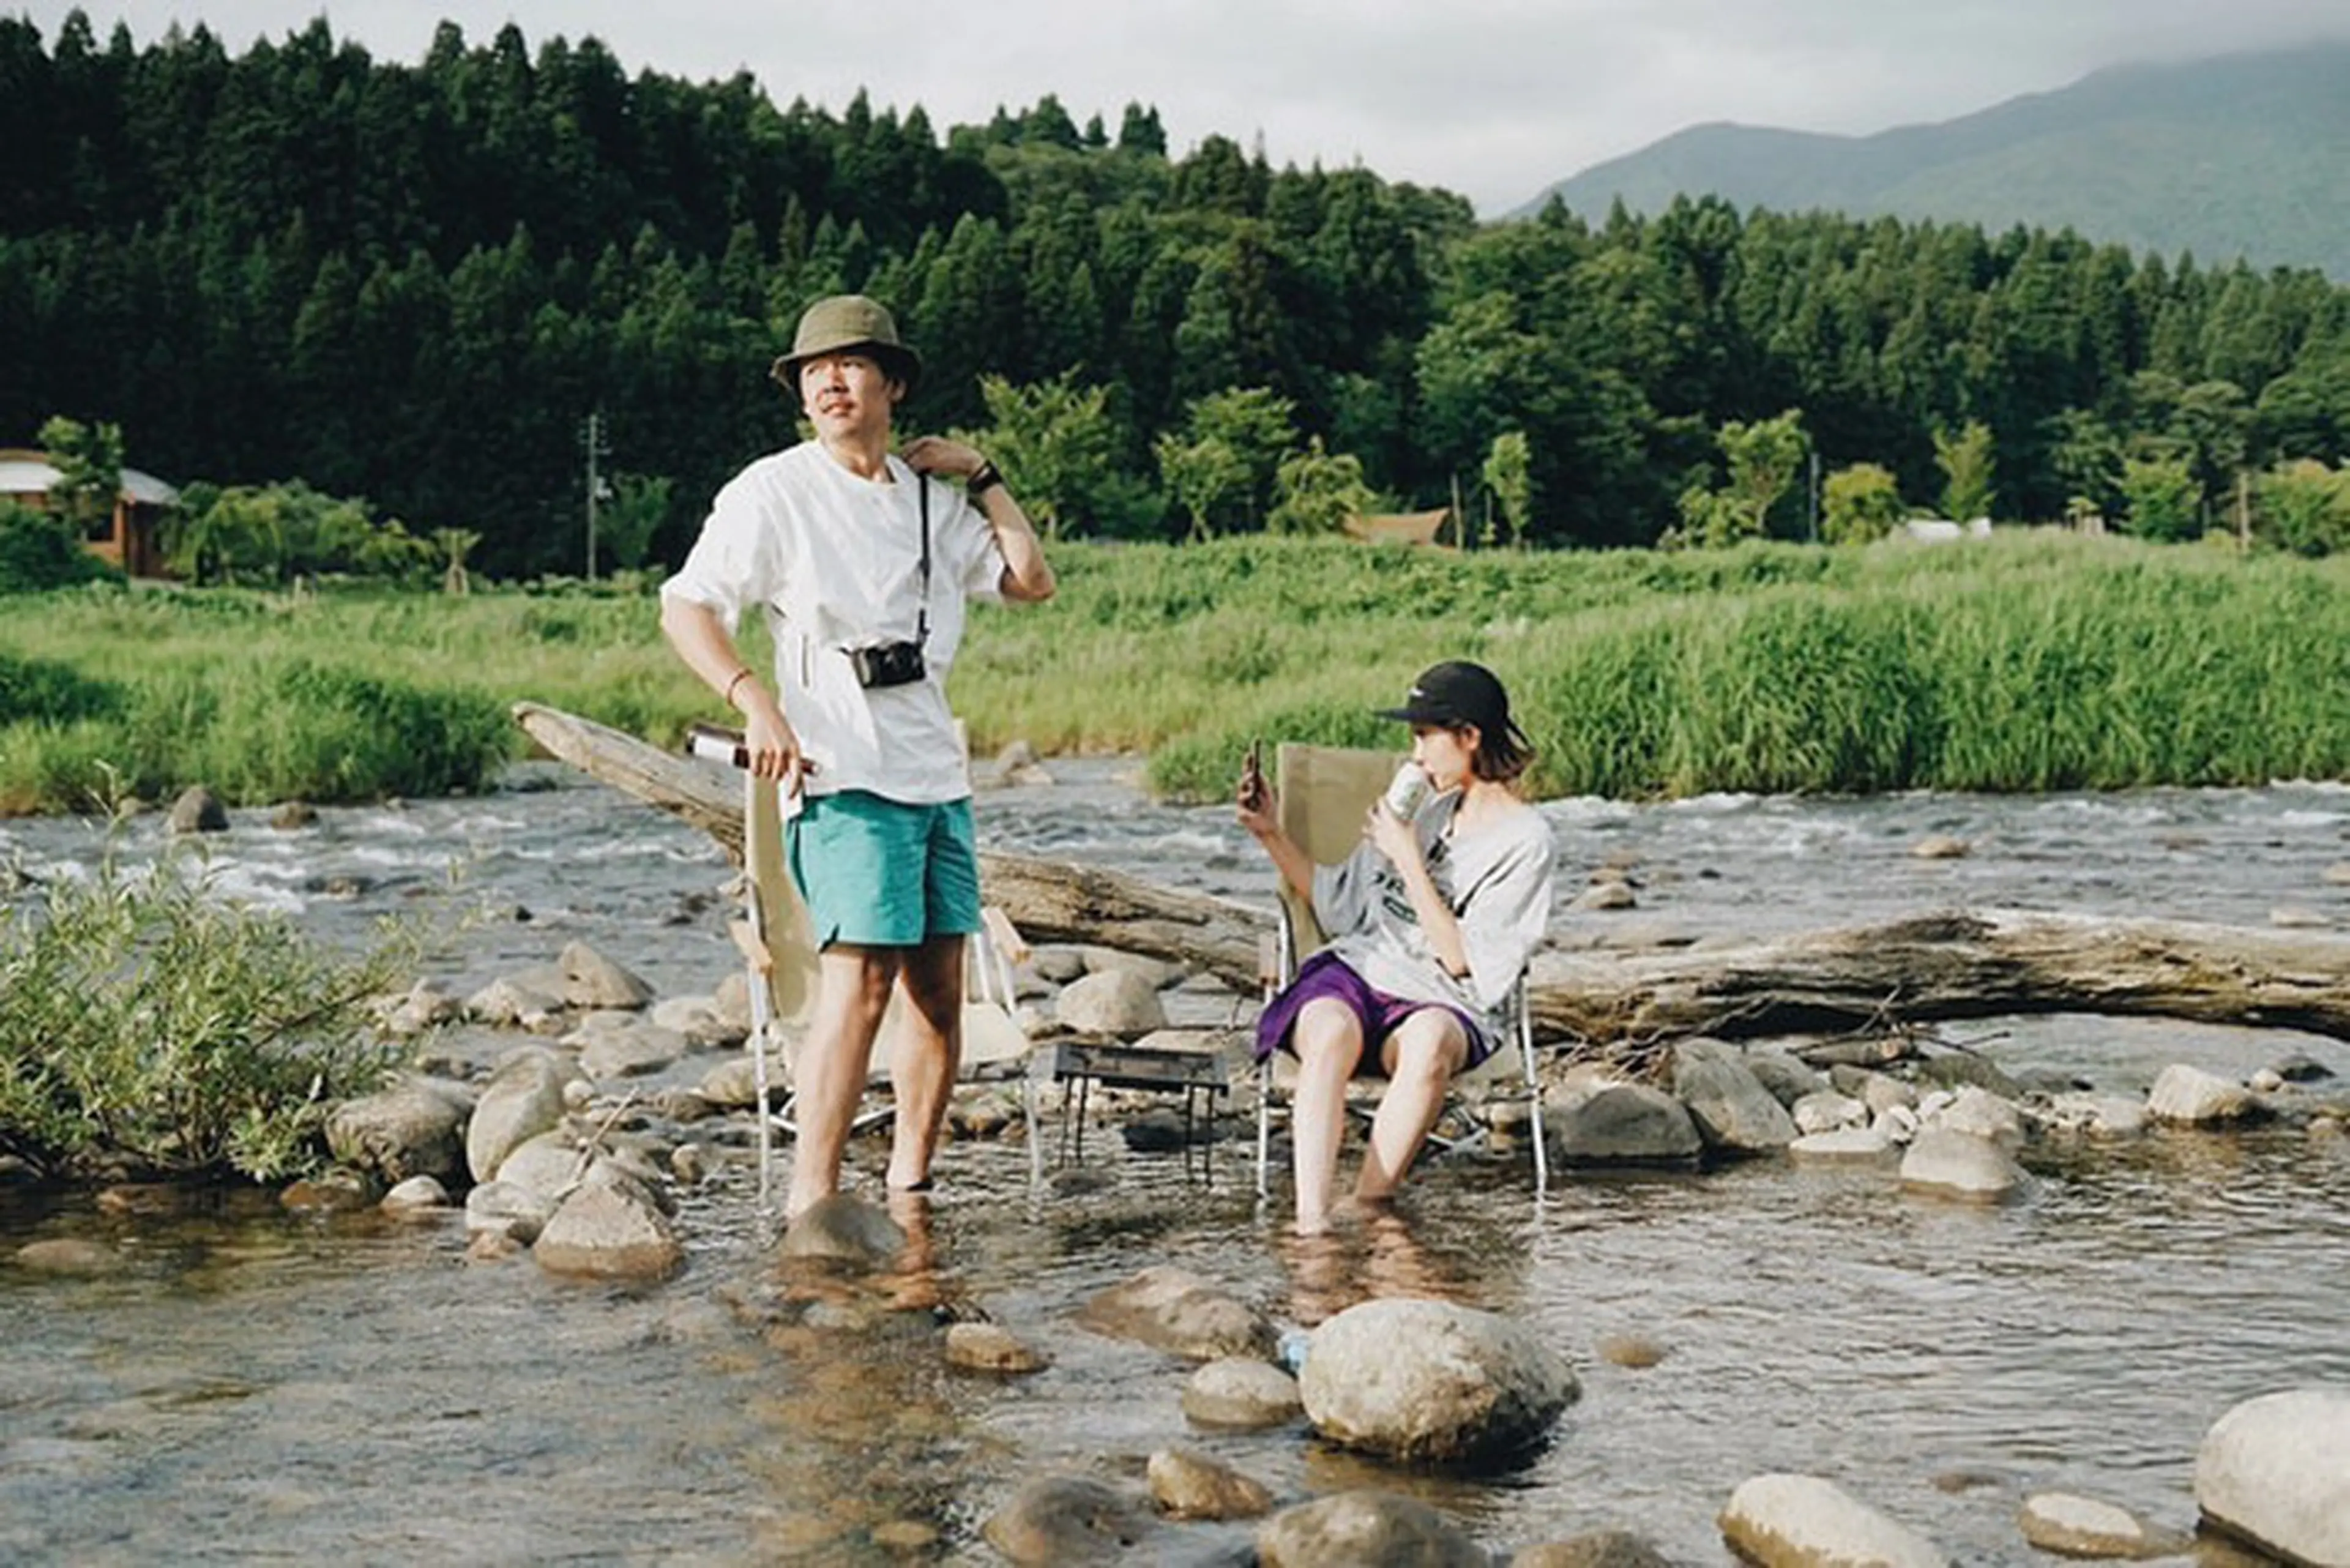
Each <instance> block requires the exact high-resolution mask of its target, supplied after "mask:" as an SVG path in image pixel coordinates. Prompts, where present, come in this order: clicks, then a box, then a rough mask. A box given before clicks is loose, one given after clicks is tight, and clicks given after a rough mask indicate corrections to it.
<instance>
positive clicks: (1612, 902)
mask: <svg viewBox="0 0 2350 1568" xmlns="http://www.w3.org/2000/svg"><path fill="white" fill-rule="evenodd" d="M1639 907H1640V896H1639V895H1638V893H1635V892H1634V891H1632V888H1631V885H1630V884H1629V883H1627V882H1622V881H1619V880H1617V879H1616V878H1614V877H1609V878H1608V879H1607V880H1606V881H1602V882H1594V883H1592V884H1591V886H1589V887H1588V888H1585V889H1584V890H1583V891H1582V892H1580V893H1577V894H1576V895H1575V898H1573V900H1571V901H1570V902H1569V903H1568V904H1567V908H1568V909H1575V910H1579V911H1582V912H1585V913H1595V912H1597V913H1605V912H1607V911H1610V910H1616V909H1638V908H1639Z"/></svg>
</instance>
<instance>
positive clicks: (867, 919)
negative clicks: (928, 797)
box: [785, 789, 979, 950]
mask: <svg viewBox="0 0 2350 1568" xmlns="http://www.w3.org/2000/svg"><path fill="white" fill-rule="evenodd" d="M785 855H786V857H787V858H788V859H789V861H790V864H791V868H792V881H793V882H794V883H795V884H796V885H797V886H798V888H799V890H800V898H801V899H802V900H803V901H804V902H805V903H806V905H807V909H808V923H809V925H810V926H811V927H812V928H813V929H814V931H815V933H816V947H817V949H818V950H823V949H825V948H828V947H830V946H832V945H833V944H834V943H835V942H847V943H849V944H851V945H853V946H858V947H885V948H910V947H913V946H916V945H917V944H919V943H920V942H921V941H922V940H925V939H926V938H930V937H952V936H961V937H967V936H969V935H971V934H972V932H974V931H976V930H978V929H979V845H978V841H977V839H976V837H975V836H973V835H972V826H971V798H970V797H969V796H968V795H966V796H964V797H963V798H962V799H961V800H951V801H947V802H945V803H943V804H941V805H906V804H905V803H903V802H902V801H894V800H887V799H884V798H883V797H882V796H880V795H878V794H871V793H869V792H868V791H866V790H861V789H851V790H842V791H841V792H840V793H839V794H812V795H809V796H808V797H807V798H806V801H805V803H804V804H803V805H801V807H800V813H799V815H797V816H795V817H794V818H792V819H791V822H790V824H789V826H787V827H786V829H785Z"/></svg>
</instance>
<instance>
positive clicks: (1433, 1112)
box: [1355, 1007, 1469, 1203]
mask: <svg viewBox="0 0 2350 1568" xmlns="http://www.w3.org/2000/svg"><path fill="white" fill-rule="evenodd" d="M1379 1054H1380V1058H1381V1064H1382V1065H1383V1066H1385V1067H1386V1068H1387V1073H1388V1089H1387V1093H1386V1094H1384V1095H1381V1096H1379V1108H1378V1112H1377V1113H1376V1114H1375V1115H1373V1116H1372V1117H1371V1137H1370V1142H1369V1146H1368V1147H1367V1148H1366V1149H1365V1150H1364V1151H1363V1169H1362V1174H1361V1175H1360V1176H1359V1177H1357V1179H1356V1181H1355V1196H1356V1197H1357V1198H1359V1199H1363V1200H1364V1201H1365V1202H1367V1203H1375V1202H1378V1201H1380V1200H1382V1199H1387V1198H1391V1197H1393V1196H1394V1195H1395V1189H1397V1188H1398V1187H1399V1186H1401V1185H1402V1184H1403V1179H1404V1173H1405V1172H1406V1171H1408V1170H1409V1169H1410V1168H1411V1162H1412V1160H1413V1159H1414V1158H1416V1157H1417V1156H1418V1155H1419V1147H1420V1145H1421V1144H1422V1143H1424V1142H1426V1141H1427V1139H1428V1129H1429V1128H1430V1127H1434V1126H1435V1125H1436V1118H1437V1117H1438V1116H1441V1115H1443V1113H1444V1090H1445V1086H1446V1085H1449V1084H1451V1082H1452V1075H1453V1074H1454V1072H1456V1071H1457V1070H1458V1069H1459V1068H1460V1066H1461V1063H1462V1062H1464V1061H1466V1060H1467V1059H1468V1055H1469V1038H1468V1036H1467V1035H1466V1034H1465V1033H1462V1031H1461V1021H1460V1020H1459V1019H1457V1018H1455V1017H1453V1016H1452V1015H1451V1013H1449V1012H1445V1011H1444V1010H1443V1009H1442V1008H1438V1007H1423V1008H1421V1009H1420V1010H1419V1012H1415V1013H1413V1014H1411V1016H1409V1018H1406V1019H1405V1020H1404V1021H1403V1022H1402V1023H1399V1024H1398V1025H1397V1026H1396V1030H1395V1033H1392V1034H1390V1035H1388V1037H1387V1039H1386V1041H1385V1042H1383V1043H1382V1044H1381V1046H1380V1051H1379Z"/></svg>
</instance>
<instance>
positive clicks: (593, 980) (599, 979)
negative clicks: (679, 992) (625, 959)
mask: <svg viewBox="0 0 2350 1568" xmlns="http://www.w3.org/2000/svg"><path fill="white" fill-rule="evenodd" d="M556 963H557V964H558V965H559V966H561V968H562V970H563V981H564V985H563V1000H564V1001H566V1002H569V1003H570V1004H571V1005H572V1006H574V1007H588V1008H639V1007H642V1006H644V1005H645V1004H646V1003H647V1002H650V1001H652V999H653V988H652V987H651V986H650V985H648V984H646V983H645V981H643V980H642V979H641V978H640V977H639V976H638V975H637V974H636V973H635V972H634V971H631V970H629V969H628V968H627V967H626V966H625V965H622V964H620V963H619V962H617V961H614V960H611V959H608V958H606V957H605V956H604V955H603V954H602V953H599V952H598V951H597V950H595V949H594V948H591V947H589V946H588V945H587V943H586V942H579V941H574V942H566V943H564V944H563V951H562V952H561V954H559V955H558V956H557V957H556Z"/></svg>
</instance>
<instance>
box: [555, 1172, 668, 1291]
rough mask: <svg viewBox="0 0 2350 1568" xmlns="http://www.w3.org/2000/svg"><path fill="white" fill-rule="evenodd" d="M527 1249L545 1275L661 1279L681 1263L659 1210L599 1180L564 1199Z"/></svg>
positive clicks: (602, 1278)
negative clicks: (547, 1273)
mask: <svg viewBox="0 0 2350 1568" xmlns="http://www.w3.org/2000/svg"><path fill="white" fill-rule="evenodd" d="M530 1251H531V1256H532V1257H534V1258H536V1259H537V1260H538V1264H539V1267H541V1268H543V1269H545V1270H546V1271H547V1272H549V1273H555V1274H576V1275H581V1276H585V1277H587V1278H589V1279H598V1280H663V1279H667V1278H668V1277H669V1276H670V1275H671V1274H673V1273H675V1272H677V1271H678V1270H679V1269H680V1268H681V1267H682V1266H683V1265H684V1262H685V1249H684V1248H683V1247H682V1246H681V1245H680V1244H679V1242H678V1239H677V1236H676V1234H675V1233H674V1232H673V1231H671V1230H670V1228H669V1221H668V1220H665V1219H663V1218H662V1217H661V1212H660V1210H658V1209H656V1208H654V1207H653V1206H652V1205H651V1204H650V1203H647V1202H644V1201H641V1200H640V1199H637V1198H636V1197H634V1196H632V1195H631V1194H629V1192H627V1191H626V1190H625V1189H622V1188H621V1187H620V1186H619V1185H618V1184H610V1183H603V1182H588V1183H586V1184H584V1185H583V1186H581V1187H579V1188H578V1189H577V1190H575V1191H574V1192H573V1193H572V1194H571V1196H570V1197H568V1198H566V1199H564V1200H563V1203H562V1206H561V1207H560V1208H558V1209H556V1211H555V1213H554V1215H553V1216H552V1217H551V1218H550V1219H549V1220H547V1221H546V1228H545V1229H544V1230H542V1231H539V1233H538V1240H537V1241H536V1243H534V1244H533V1245H532V1247H531V1250H530Z"/></svg>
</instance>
